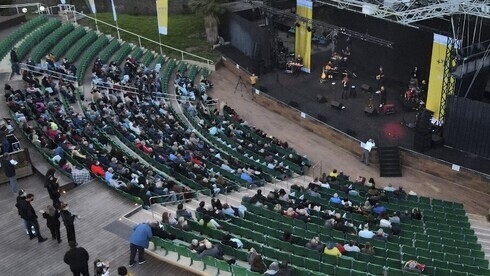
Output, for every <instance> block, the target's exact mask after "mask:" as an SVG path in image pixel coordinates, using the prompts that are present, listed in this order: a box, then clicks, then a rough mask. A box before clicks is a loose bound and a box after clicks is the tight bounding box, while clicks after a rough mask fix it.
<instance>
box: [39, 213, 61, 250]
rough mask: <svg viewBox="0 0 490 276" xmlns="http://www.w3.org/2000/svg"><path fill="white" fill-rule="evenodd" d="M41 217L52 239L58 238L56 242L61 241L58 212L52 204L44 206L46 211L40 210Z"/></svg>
mask: <svg viewBox="0 0 490 276" xmlns="http://www.w3.org/2000/svg"><path fill="white" fill-rule="evenodd" d="M42 213H43V218H45V219H46V224H47V226H48V228H49V231H51V236H52V237H53V240H55V239H56V240H58V243H60V242H61V235H60V212H59V211H58V210H56V209H55V208H54V207H53V206H51V205H48V207H46V211H42Z"/></svg>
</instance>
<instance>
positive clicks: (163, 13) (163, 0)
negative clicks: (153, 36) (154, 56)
mask: <svg viewBox="0 0 490 276" xmlns="http://www.w3.org/2000/svg"><path fill="white" fill-rule="evenodd" d="M157 18H158V33H159V34H163V35H166V34H168V0H157Z"/></svg>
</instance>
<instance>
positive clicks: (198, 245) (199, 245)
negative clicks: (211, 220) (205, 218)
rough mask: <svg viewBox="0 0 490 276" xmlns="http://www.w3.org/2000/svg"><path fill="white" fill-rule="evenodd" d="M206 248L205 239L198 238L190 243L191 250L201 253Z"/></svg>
mask: <svg viewBox="0 0 490 276" xmlns="http://www.w3.org/2000/svg"><path fill="white" fill-rule="evenodd" d="M204 249H206V246H204V240H202V241H198V240H196V239H193V240H192V241H191V244H189V250H191V251H192V252H194V253H198V254H200V253H201V252H203V251H204Z"/></svg>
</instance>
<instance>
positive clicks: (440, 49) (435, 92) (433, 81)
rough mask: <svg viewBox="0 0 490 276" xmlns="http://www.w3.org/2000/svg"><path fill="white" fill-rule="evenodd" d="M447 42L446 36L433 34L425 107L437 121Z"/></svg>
mask: <svg viewBox="0 0 490 276" xmlns="http://www.w3.org/2000/svg"><path fill="white" fill-rule="evenodd" d="M447 40H448V38H447V36H443V35H439V34H434V40H433V42H432V58H431V62H430V74H429V88H428V91H427V103H426V107H427V109H428V110H430V111H433V112H434V118H436V119H439V109H440V107H441V95H442V81H443V78H444V61H445V60H446V49H447ZM451 93H452V92H451Z"/></svg>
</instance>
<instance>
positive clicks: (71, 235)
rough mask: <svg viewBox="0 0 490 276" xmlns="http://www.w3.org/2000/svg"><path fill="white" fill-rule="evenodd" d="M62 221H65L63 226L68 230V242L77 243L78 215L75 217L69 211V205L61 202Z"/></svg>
mask: <svg viewBox="0 0 490 276" xmlns="http://www.w3.org/2000/svg"><path fill="white" fill-rule="evenodd" d="M60 209H61V212H60V215H61V219H62V220H63V224H64V225H65V228H66V237H67V239H68V241H69V242H70V241H72V242H75V243H76V241H77V240H76V237H75V224H74V222H75V218H77V217H78V216H77V215H74V214H72V213H70V211H68V204H66V203H64V202H61V208H60Z"/></svg>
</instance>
